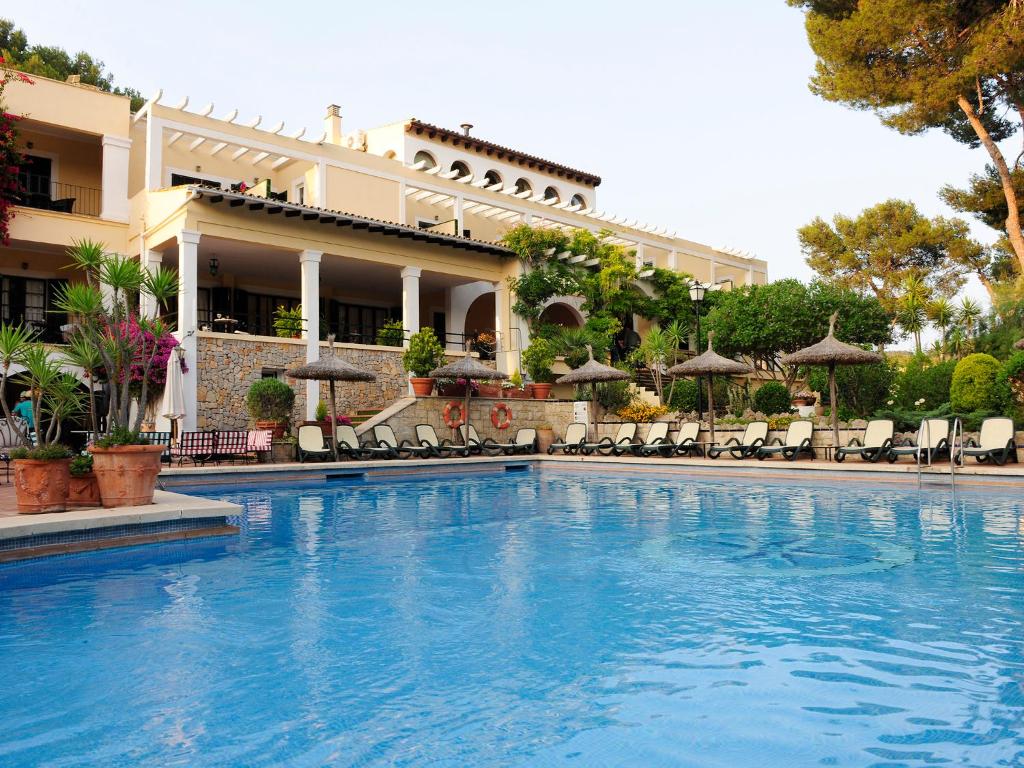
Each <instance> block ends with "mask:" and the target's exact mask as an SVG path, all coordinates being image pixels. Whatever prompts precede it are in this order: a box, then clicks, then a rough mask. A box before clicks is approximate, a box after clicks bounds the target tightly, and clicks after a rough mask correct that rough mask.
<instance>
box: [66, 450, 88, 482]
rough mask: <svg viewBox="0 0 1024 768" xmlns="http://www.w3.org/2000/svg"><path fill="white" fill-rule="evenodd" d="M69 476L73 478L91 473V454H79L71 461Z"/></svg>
mask: <svg viewBox="0 0 1024 768" xmlns="http://www.w3.org/2000/svg"><path fill="white" fill-rule="evenodd" d="M70 469H71V474H72V475H73V476H74V477H81V476H82V475H88V474H89V473H90V472H92V454H91V453H80V454H78V455H77V456H75V458H73V459H72V460H71V467H70Z"/></svg>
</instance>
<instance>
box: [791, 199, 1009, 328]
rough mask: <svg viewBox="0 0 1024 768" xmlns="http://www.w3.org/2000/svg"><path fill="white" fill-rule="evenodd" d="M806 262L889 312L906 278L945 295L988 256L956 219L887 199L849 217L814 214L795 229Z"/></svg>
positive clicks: (986, 263) (982, 267)
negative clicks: (930, 215)
mask: <svg viewBox="0 0 1024 768" xmlns="http://www.w3.org/2000/svg"><path fill="white" fill-rule="evenodd" d="M798 237H799V239H800V246H801V249H802V250H803V253H804V256H805V257H806V259H807V263H808V265H810V267H811V268H812V269H813V270H814V271H815V272H817V273H818V274H819V275H821V277H822V278H823V279H824V280H826V281H828V282H830V283H834V284H836V285H838V286H841V287H844V288H850V289H852V290H855V291H860V292H864V293H869V294H871V295H873V296H875V297H876V298H877V299H878V300H879V301H880V302H881V303H882V305H883V306H884V307H885V309H886V310H887V311H888V312H890V313H895V312H896V311H897V309H898V306H897V305H898V301H899V299H900V297H901V296H902V295H903V293H904V291H905V287H906V285H907V281H908V279H911V278H914V279H919V280H922V281H923V282H924V283H925V284H926V286H927V288H928V291H929V293H934V294H937V295H940V296H951V295H953V294H955V293H956V291H957V290H958V289H959V288H960V287H961V286H962V285H963V282H964V278H965V275H966V274H967V273H975V274H978V275H979V276H982V275H984V274H985V273H986V270H988V269H989V267H990V264H991V255H990V253H989V250H988V249H987V248H985V246H983V245H981V244H980V243H978V242H977V241H976V240H974V239H972V238H971V237H970V235H969V227H968V225H967V222H965V221H963V220H961V219H946V218H943V217H941V216H940V217H937V218H934V219H929V218H927V217H925V216H923V215H922V214H921V213H920V212H919V211H918V210H917V207H916V206H915V205H914V204H913V203H910V202H906V201H903V200H887V201H886V202H884V203H879V204H878V205H875V206H873V207H871V208H867V209H866V210H864V211H861V213H860V214H859V215H857V216H856V217H855V218H851V217H849V216H845V215H843V214H836V216H835V217H833V219H832V223H831V224H829V223H828V222H826V221H824V220H823V219H821V218H820V217H819V218H816V219H814V221H812V222H811V223H810V224H807V225H806V226H804V227H801V228H800V229H799V230H798Z"/></svg>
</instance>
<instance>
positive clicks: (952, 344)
mask: <svg viewBox="0 0 1024 768" xmlns="http://www.w3.org/2000/svg"><path fill="white" fill-rule="evenodd" d="M948 341H949V350H950V352H952V353H953V355H954V356H955V357H956V358H957V359H959V358H961V357H963V356H964V352H966V351H967V346H968V343H967V335H966V334H965V333H964V329H963V328H961V327H960V326H959V325H957V326H954V327H953V330H951V331H950V332H949V339H948Z"/></svg>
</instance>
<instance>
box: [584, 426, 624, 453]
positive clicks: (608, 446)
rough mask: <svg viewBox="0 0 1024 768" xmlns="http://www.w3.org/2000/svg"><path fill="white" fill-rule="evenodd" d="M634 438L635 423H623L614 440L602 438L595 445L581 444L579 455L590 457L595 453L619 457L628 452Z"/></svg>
mask: <svg viewBox="0 0 1024 768" xmlns="http://www.w3.org/2000/svg"><path fill="white" fill-rule="evenodd" d="M635 437H636V422H634V421H627V422H623V423H622V424H620V425H619V429H618V431H617V432H616V433H615V437H614V438H611V437H602V438H601V439H600V440H598V441H597V442H596V443H583V445H581V446H580V453H583V454H584V455H586V456H590V455H591V454H592V453H594V452H595V451H596V452H598V453H600V454H602V455H603V456H610V455H611V454H612V453H614V454H615V455H616V456H621V455H622V454H623V453H626V452H628V451H629V450H630V448H629V446H631V445H633V438H635Z"/></svg>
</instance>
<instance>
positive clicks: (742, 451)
mask: <svg viewBox="0 0 1024 768" xmlns="http://www.w3.org/2000/svg"><path fill="white" fill-rule="evenodd" d="M767 439H768V422H767V421H752V422H750V423H749V424H747V428H746V429H745V430H743V437H741V438H735V437H730V438H729V439H728V440H726V441H725V442H724V443H722V444H721V445H713V446H711V447H710V448H709V449H708V458H709V459H717V458H718V457H719V456H721V455H722V454H723V453H726V452H728V453H729V454H731V455H732V457H733V458H734V459H746V458H749V457H750V456H753V455H754V454H755V453H757V449H758V448H760V447H761V446H762V445H764V443H765V440H767Z"/></svg>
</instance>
